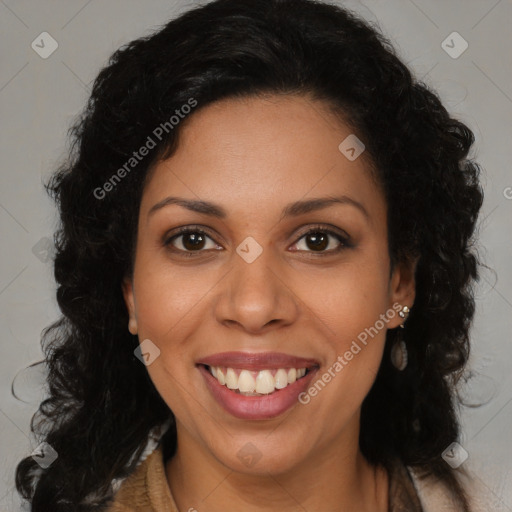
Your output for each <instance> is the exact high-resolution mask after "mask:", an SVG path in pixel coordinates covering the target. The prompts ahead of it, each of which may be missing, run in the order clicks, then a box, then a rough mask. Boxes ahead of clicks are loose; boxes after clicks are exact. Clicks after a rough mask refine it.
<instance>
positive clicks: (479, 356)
mask: <svg viewBox="0 0 512 512" xmlns="http://www.w3.org/2000/svg"><path fill="white" fill-rule="evenodd" d="M340 3H342V4H343V5H345V6H347V7H349V8H352V9H354V10H356V11H358V12H360V13H361V14H362V15H363V16H364V17H365V18H366V19H368V20H371V21H373V22H375V23H378V24H379V25H380V27H381V29H382V31H383V32H384V33H385V34H386V35H387V36H389V37H391V39H392V40H393V42H394V43H395V46H396V47H397V49H398V51H399V53H400V55H401V56H402V58H403V59H404V61H405V62H407V63H408V64H409V65H410V67H411V68H412V69H413V71H414V72H415V73H416V75H417V76H418V77H421V78H423V80H425V81H426V82H427V83H428V84H430V85H432V86H433V87H435V88H436V89H437V90H438V91H439V92H440V94H441V96H442V98H443V100H444V101H445V104H446V106H447V107H448V109H449V110H450V111H451V112H452V113H453V114H454V115H455V116H456V117H458V118H459V119H461V120H463V121H464V122H466V123H467V124H469V126H470V127H471V128H472V129H473V131H474V132H475V135H476V139H477V140H476V144H475V149H474V151H473V154H472V156H474V157H476V158H477V160H478V161H479V162H480V163H481V165H482V166H483V169H484V175H483V181H484V186H485V190H486V198H485V204H484V207H483V213H482V216H481V222H480V236H481V245H480V254H481V257H482V258H483V260H484V261H485V262H486V264H487V265H488V266H489V267H491V269H493V270H492V271H490V270H483V271H482V280H481V283H480V285H479V287H478V290H477V308H478V309H477V316H476V322H475V326H474V329H473V331H472V342H473V345H472V356H471V369H472V370H471V372H469V373H468V376H467V384H466V386H465V389H464V390H463V391H464V394H465V396H466V400H467V402H468V403H473V402H475V401H481V402H485V403H486V405H484V406H482V407H480V408H472V407H463V408H462V409H461V415H462V420H463V426H464V432H463V436H462V439H461V444H462V446H463V447H464V449H465V450H466V451H467V452H468V454H469V459H468V461H467V462H465V464H470V467H471V468H472V469H473V470H474V471H475V472H476V473H477V474H478V477H479V478H480V479H481V480H482V482H483V483H484V484H485V485H487V486H488V487H489V488H490V489H492V490H493V491H494V493H495V494H496V499H497V502H499V501H500V500H501V501H502V506H505V509H506V510H511V511H512V485H511V484H510V482H511V481H512V462H511V461H512V443H511V441H512V435H511V431H512V429H511V423H512V421H511V420H512V376H511V372H510V371H509V368H510V364H511V355H512V345H511V343H510V341H511V340H510V333H511V331H512V321H511V317H512V291H511V290H512V271H511V268H510V266H509V265H507V263H508V262H509V261H510V254H511V249H512V243H511V236H510V233H511V232H512V230H511V228H512V220H511V219H512V173H511V170H510V162H511V161H512V144H511V134H512V130H511V124H512V123H511V119H512V80H511V78H512V61H511V58H510V55H511V49H512V44H511V43H512V35H511V27H512V2H511V1H510V0H499V1H498V0H449V1H441V0H431V1H426V0H414V1H413V0H387V1H386V2H383V1H378V0H365V1H364V2H357V1H347V2H340ZM193 5H195V3H194V2H190V1H189V2H177V1H171V0H167V1H166V0H151V1H142V0H138V1H137V0H129V1H127V0H124V1H121V0H107V1H99V0H89V1H87V0H80V1H79V0H72V1H70V0H68V1H64V0H45V1H36V0H0V34H1V35H0V38H1V44H0V55H1V61H0V62H1V74H0V117H1V120H2V123H1V127H0V130H1V138H0V154H1V155H2V157H1V170H0V177H1V189H0V227H1V244H0V247H1V249H0V251H1V258H2V259H1V261H2V265H1V268H0V332H1V333H2V338H1V341H0V347H1V350H2V357H1V358H0V453H1V457H0V512H6V511H9V512H10V511H15V510H19V509H20V504H19V500H18V498H17V493H16V491H15V490H14V473H13V472H14V467H15V465H16V463H17V462H18V461H19V459H20V458H21V457H22V456H25V455H28V454H29V453H31V451H32V450H33V449H34V448H35V447H36V445H37V443H36V442H35V440H34V439H33V438H32V436H31V435H30V428H29V421H30V418H31V416H32V414H33V413H34V412H35V410H36V408H37V402H38V400H39V399H40V398H41V391H40V390H41V379H42V376H41V374H40V372H38V371H37V370H35V371H22V369H23V368H25V367H26V366H28V365H29V364H31V363H33V362H35V361H38V360H39V359H40V358H41V355H42V352H41V348H40V341H39V340H40V333H41V330H42V329H43V328H44V327H45V326H47V325H48V324H49V323H50V322H51V321H53V320H54V319H56V318H57V316H58V310H57V307H56V303H55V299H54V293H55V286H54V283H53V280H52V269H51V266H50V261H49V259H48V257H49V256H51V246H50V245H49V240H50V239H51V237H52V233H53V230H54V228H55V226H56V222H57V219H56V214H55V210H54V207H53V205H52V203H51V201H50V200H49V198H48V197H47V196H46V194H45V192H44V190H43V187H42V182H43V180H45V179H46V178H47V177H48V175H49V174H50V173H51V172H52V170H53V169H54V168H55V166H56V165H57V164H58V163H59V162H60V161H61V159H62V157H63V156H65V150H66V131H67V128H68V127H69V125H70V123H71V121H72V120H73V118H74V117H75V115H76V114H77V113H78V112H79V111H80V110H81V108H82V107H83V105H84V104H85V101H86V99H87V97H88V92H89V90H90V86H91V84H92V80H93V79H94V78H95V76H96V75H97V73H98V71H99V69H100V67H102V66H103V65H105V63H106V60H107V58H108V57H109V55H110V54H111V53H112V52H113V51H114V50H115V49H117V48H118V47H119V46H120V45H122V44H124V43H126V42H128V41H130V40H131V39H134V38H135V37H139V36H142V35H145V34H148V33H149V32H150V31H152V30H153V29H156V28H157V27H158V26H160V25H162V24H164V23H165V22H166V21H167V20H168V19H169V18H171V17H174V16H175V15H176V14H177V13H179V12H182V11H183V10H186V9H187V8H188V7H190V6H193ZM45 31H46V32H48V33H49V34H51V36H52V37H53V38H54V39H55V40H56V41H57V43H58V48H57V50H56V51H55V52H54V53H53V54H52V55H50V56H49V57H48V58H46V59H43V58H41V57H40V56H39V54H38V53H36V51H34V50H33V49H32V47H31V43H32V41H34V40H35V41H36V42H38V41H39V44H40V46H42V45H41V43H40V38H39V37H38V36H39V35H40V34H41V33H42V32H45ZM454 31H456V32H458V33H459V34H460V35H461V36H462V37H463V38H464V40H466V41H467V43H468V45H469V46H468V48H467V50H466V51H465V52H464V53H462V54H461V55H460V56H458V57H457V58H453V57H452V56H450V55H449V54H448V53H447V52H446V51H445V50H444V49H443V48H442V46H441V44H442V42H443V41H444V40H445V39H446V38H447V37H448V36H449V35H450V34H451V33H452V32H454ZM452 39H453V37H451V38H448V40H447V43H446V44H448V45H449V46H452V47H453V48H452V49H451V50H450V51H452V52H454V51H455V52H457V51H460V49H461V48H462V46H461V44H460V42H458V41H457V40H456V39H453V41H452ZM45 48H46V49H48V48H49V46H48V42H47V43H46V44H45ZM20 370H21V371H20ZM15 377H16V380H15V385H16V389H17V390H18V393H19V394H20V396H21V397H22V398H23V400H24V402H21V401H17V400H16V399H15V398H13V397H12V396H11V383H12V381H13V379H14V378H15ZM507 482H508V483H507Z"/></svg>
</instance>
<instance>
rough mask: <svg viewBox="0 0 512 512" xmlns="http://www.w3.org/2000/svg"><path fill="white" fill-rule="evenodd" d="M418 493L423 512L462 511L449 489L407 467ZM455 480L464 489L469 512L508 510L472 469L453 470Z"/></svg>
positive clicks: (432, 478)
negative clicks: (469, 508)
mask: <svg viewBox="0 0 512 512" xmlns="http://www.w3.org/2000/svg"><path fill="white" fill-rule="evenodd" d="M407 470H408V471H409V474H410V475H411V478H412V481H413V483H414V486H415V488H416V491H417V493H418V497H419V499H420V501H421V505H422V507H423V510H424V512H459V511H462V509H461V508H460V507H459V506H458V505H457V504H456V502H455V500H454V498H453V493H452V491H451V490H450V489H449V487H448V486H447V485H446V484H445V483H444V482H442V481H440V480H439V479H438V478H436V477H435V476H433V475H429V476H426V477H423V476H420V473H419V472H418V471H417V470H416V469H414V468H413V467H410V466H407ZM455 473H456V476H457V479H458V480H459V482H460V483H461V485H462V487H463V488H464V490H465V492H466V494H467V496H468V501H469V505H470V507H471V512H505V511H506V510H508V509H507V508H506V507H505V505H504V504H503V502H502V500H501V499H500V497H499V496H497V495H496V494H495V493H493V492H492V490H491V489H489V487H487V486H486V485H485V483H484V482H483V481H482V479H481V478H479V477H478V475H476V473H475V472H474V471H473V470H472V468H469V467H466V465H465V467H464V470H455Z"/></svg>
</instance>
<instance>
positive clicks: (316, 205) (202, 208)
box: [148, 196, 369, 219]
mask: <svg viewBox="0 0 512 512" xmlns="http://www.w3.org/2000/svg"><path fill="white" fill-rule="evenodd" d="M172 204H176V205H178V206H181V207H183V208H186V209H187V210H191V211H193V212H197V213H202V214H204V215H210V216H212V217H217V218H219V219H225V218H226V217H227V212H226V210H224V208H222V206H219V205H216V204H214V203H211V202H209V201H202V200H196V199H185V198H182V197H173V196H169V197H166V198H165V199H162V200H161V201H159V202H158V203H156V204H155V205H153V206H152V207H151V209H150V210H149V212H148V217H150V216H151V215H153V214H154V213H155V212H157V211H158V210H161V209H162V208H164V207H166V206H169V205H172ZM334 204H347V205H351V206H354V207H355V208H357V209H358V210H359V211H360V212H361V213H362V214H363V215H364V216H365V217H366V218H369V214H368V211H367V210H366V208H365V207H364V206H363V205H362V204H361V203H360V202H359V201H356V200H355V199H352V198H350V197H348V196H339V197H318V198H314V199H307V200H302V201H295V202H293V203H290V204H288V205H286V206H285V207H284V208H283V211H282V214H281V219H283V218H285V217H297V216H299V215H303V214H305V213H310V212H313V211H317V210H322V209H324V208H328V207H329V206H332V205H334Z"/></svg>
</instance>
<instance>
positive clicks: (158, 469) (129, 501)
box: [105, 447, 178, 512]
mask: <svg viewBox="0 0 512 512" xmlns="http://www.w3.org/2000/svg"><path fill="white" fill-rule="evenodd" d="M161 510H165V511H167V512H178V510H177V508H176V504H175V502H174V500H173V498H172V496H171V493H170V489H169V486H168V484H167V478H166V475H165V465H164V461H163V454H162V449H161V447H158V448H157V449H155V450H154V451H153V452H152V453H151V454H150V455H149V456H148V457H147V458H146V459H145V460H144V461H142V462H141V463H140V464H139V466H137V468H136V469H135V471H134V472H133V473H132V474H131V475H130V476H128V477H127V478H126V479H125V480H123V481H122V482H121V484H120V486H119V488H118V490H117V492H116V494H115V496H114V500H113V501H112V502H111V503H110V504H109V506H108V508H107V509H106V510H105V512H159V511H161Z"/></svg>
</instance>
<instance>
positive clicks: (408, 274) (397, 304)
mask: <svg viewBox="0 0 512 512" xmlns="http://www.w3.org/2000/svg"><path fill="white" fill-rule="evenodd" d="M418 259H419V258H412V259H410V260H407V261H404V262H401V263H397V264H395V268H394V269H393V272H392V274H391V279H390V282H389V292H390V293H389V297H390V298H389V308H391V309H394V310H395V311H397V312H398V311H401V309H402V308H403V307H404V306H407V307H408V308H409V309H412V306H413V304H414V299H415V297H416V279H415V275H416V267H417V265H418ZM402 323H403V320H402V319H401V318H400V316H399V315H395V317H394V318H393V319H392V320H390V321H389V323H388V326H389V328H390V329H394V328H395V327H398V326H399V325H400V324H402Z"/></svg>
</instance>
